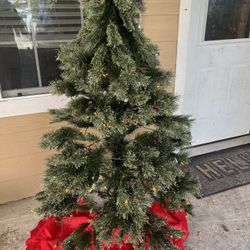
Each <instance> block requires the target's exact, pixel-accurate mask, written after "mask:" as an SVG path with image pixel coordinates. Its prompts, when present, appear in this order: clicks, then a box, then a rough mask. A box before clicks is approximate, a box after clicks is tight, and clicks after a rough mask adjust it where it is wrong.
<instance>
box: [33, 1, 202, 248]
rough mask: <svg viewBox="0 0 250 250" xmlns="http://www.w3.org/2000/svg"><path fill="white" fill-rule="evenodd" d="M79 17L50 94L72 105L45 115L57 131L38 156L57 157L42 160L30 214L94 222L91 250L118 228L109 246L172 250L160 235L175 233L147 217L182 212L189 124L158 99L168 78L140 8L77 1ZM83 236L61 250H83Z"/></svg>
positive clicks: (172, 104) (164, 97)
mask: <svg viewBox="0 0 250 250" xmlns="http://www.w3.org/2000/svg"><path fill="white" fill-rule="evenodd" d="M83 10H84V13H85V24H84V27H83V28H82V30H81V31H80V32H79V34H78V36H77V38H76V39H75V40H74V41H73V42H71V43H70V44H68V45H67V46H65V47H63V48H62V49H61V51H60V53H59V56H58V60H59V61H60V62H61V64H60V65H61V66H60V67H61V70H62V75H61V79H60V80H58V81H55V82H53V83H52V85H53V90H54V92H55V93H56V94H59V95H66V96H67V97H69V99H70V101H69V103H68V105H67V107H66V108H63V109H59V110H51V114H52V115H53V117H54V119H53V121H52V122H64V125H63V126H62V127H61V128H59V129H57V130H55V131H53V132H49V133H47V134H45V135H44V136H43V138H42V142H41V145H42V147H44V148H46V149H50V150H54V151H56V153H55V154H54V155H53V156H52V157H50V158H49V159H48V169H47V171H46V175H45V179H44V189H43V191H42V192H40V193H39V194H37V196H36V198H37V200H39V201H41V202H42V205H41V206H40V207H39V208H38V209H37V211H38V212H39V213H40V214H42V215H43V216H45V217H46V216H50V215H55V216H59V217H60V216H64V215H70V214H71V212H72V211H74V210H78V211H91V212H96V214H97V217H96V218H95V220H94V221H93V222H91V223H92V226H93V228H94V230H95V244H96V248H97V249H99V248H100V246H101V242H103V240H105V241H106V242H107V243H110V240H111V235H112V233H113V230H114V229H116V228H117V227H118V225H119V227H120V231H121V233H120V235H119V236H117V238H116V239H115V240H116V241H117V242H119V239H121V238H122V237H123V236H124V235H125V234H129V236H130V238H129V240H128V241H129V242H131V243H133V244H134V246H135V249H143V247H144V243H143V240H142V241H141V240H139V239H145V235H146V234H149V235H150V237H151V242H150V247H151V249H155V247H158V248H159V249H169V250H174V249H176V248H175V247H174V246H173V245H172V244H171V242H170V241H169V237H166V235H172V236H173V237H175V238H178V237H180V236H181V233H182V232H179V231H178V230H174V229H173V228H170V227H168V226H166V221H165V220H162V219H160V218H158V217H156V216H155V215H153V214H152V213H151V212H149V208H150V207H151V204H152V203H153V202H154V201H158V202H160V203H161V204H162V206H164V207H165V208H167V209H174V210H180V209H185V208H188V206H189V205H187V203H186V200H185V196H186V194H187V193H192V192H196V191H197V190H198V184H197V182H196V180H193V179H192V178H191V177H190V176H189V175H188V174H185V173H184V172H183V171H182V170H181V169H180V165H184V164H186V163H187V161H188V159H187V155H186V152H185V148H186V147H187V146H188V145H189V143H190V124H191V120H190V119H189V117H186V116H181V115H174V112H175V110H176V106H177V105H176V97H175V96H174V95H173V94H170V93H168V92H167V91H166V90H167V88H168V86H169V81H170V79H171V77H172V73H170V72H165V71H164V70H162V69H161V68H160V66H159V61H158V49H157V47H156V46H155V45H153V44H152V43H151V41H150V40H149V39H148V38H146V37H145V36H144V34H143V30H142V29H141V28H140V27H138V15H139V14H140V13H141V12H142V10H143V2H142V0H137V1H136V0H84V1H83ZM65 124H66V125H65ZM166 198H167V200H166ZM80 200H84V201H85V203H82V202H79V201H80ZM87 226H88V225H86V224H84V225H82V226H81V227H80V228H79V229H78V230H76V231H75V232H74V233H73V234H72V235H71V236H70V237H69V238H68V239H66V240H65V242H64V248H65V249H79V250H80V249H88V247H89V244H90V242H91V241H90V233H89V234H84V235H83V233H82V232H83V230H84V228H86V227H87ZM119 237H120V238H119Z"/></svg>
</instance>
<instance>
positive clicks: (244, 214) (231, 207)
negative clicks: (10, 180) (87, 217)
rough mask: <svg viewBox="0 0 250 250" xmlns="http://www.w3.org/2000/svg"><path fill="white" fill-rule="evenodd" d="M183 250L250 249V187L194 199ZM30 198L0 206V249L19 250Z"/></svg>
mask: <svg viewBox="0 0 250 250" xmlns="http://www.w3.org/2000/svg"><path fill="white" fill-rule="evenodd" d="M190 200H191V202H192V203H193V204H194V216H193V217H189V225H190V237H189V240H188V242H187V244H186V249H185V250H250V185H247V186H243V187H239V188H236V189H233V190H229V191H226V192H223V193H220V194H217V195H213V196H211V197H207V198H204V199H201V200H197V199H196V198H194V197H191V198H190ZM37 205H38V204H37V203H36V202H34V201H33V200H32V199H25V200H21V201H17V202H11V203H8V204H5V205H1V206H0V249H1V250H17V249H18V250H23V249H25V246H24V242H25V240H26V238H27V237H28V236H29V231H30V230H31V229H32V228H33V227H34V226H35V225H36V223H37V221H38V220H39V218H37V217H36V216H35V215H34V214H33V212H32V209H33V208H35V207H37Z"/></svg>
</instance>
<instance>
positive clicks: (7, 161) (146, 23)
mask: <svg viewBox="0 0 250 250" xmlns="http://www.w3.org/2000/svg"><path fill="white" fill-rule="evenodd" d="M178 19H179V1H178V0H147V1H146V12H145V14H144V16H143V18H142V26H143V29H144V31H145V34H146V36H148V37H150V38H151V39H152V40H153V42H155V43H156V44H157V45H158V46H159V49H160V61H161V65H162V67H163V68H164V69H166V70H172V71H175V68H176V51H177V34H178ZM173 89H174V81H173V82H172V85H171V87H170V91H173ZM0 105H1V103H0ZM49 119H50V116H49V114H48V113H37V114H31V115H23V116H15V117H6V118H0V203H5V202H8V201H12V200H18V199H21V198H25V197H29V196H32V195H34V194H35V193H36V192H38V191H39V190H40V189H41V185H42V175H43V172H44V170H45V166H46V163H45V162H46V158H47V157H48V156H49V153H48V152H46V151H44V150H43V149H41V148H39V140H40V138H41V136H42V134H44V133H45V132H47V131H49V130H51V129H55V128H56V126H57V125H48V123H49Z"/></svg>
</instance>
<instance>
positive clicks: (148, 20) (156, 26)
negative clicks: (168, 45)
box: [142, 15, 179, 42]
mask: <svg viewBox="0 0 250 250" xmlns="http://www.w3.org/2000/svg"><path fill="white" fill-rule="evenodd" d="M178 19H179V17H178V16H177V15H176V16H175V15H174V16H168V15H166V16H145V17H144V18H143V21H142V25H143V28H144V32H145V35H146V36H148V37H150V38H151V39H152V40H153V41H154V42H166V41H177V30H178Z"/></svg>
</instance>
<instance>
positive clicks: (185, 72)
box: [177, 0, 250, 145]
mask: <svg viewBox="0 0 250 250" xmlns="http://www.w3.org/2000/svg"><path fill="white" fill-rule="evenodd" d="M182 2H183V3H182V4H181V5H182V6H181V15H183V17H181V20H180V25H181V26H180V33H179V50H180V51H178V60H177V93H178V94H181V95H182V98H181V99H182V101H181V107H180V109H181V112H182V113H184V114H190V115H192V117H193V118H194V119H195V121H194V123H193V128H192V135H193V145H199V144H203V143H209V142H213V141H218V140H222V139H227V138H232V137H236V136H241V135H245V134H248V133H249V129H250V38H249V37H250V36H249V31H250V29H249V27H250V0H183V1H182ZM187 2H189V5H188V4H187ZM185 32H187V33H186V38H187V39H186V40H183V39H184V38H185V34H184V33H185ZM182 38H183V39H182ZM181 39H182V40H181ZM185 51H186V54H185V53H184V52H185ZM182 52H183V53H182ZM183 64H185V65H183Z"/></svg>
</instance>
